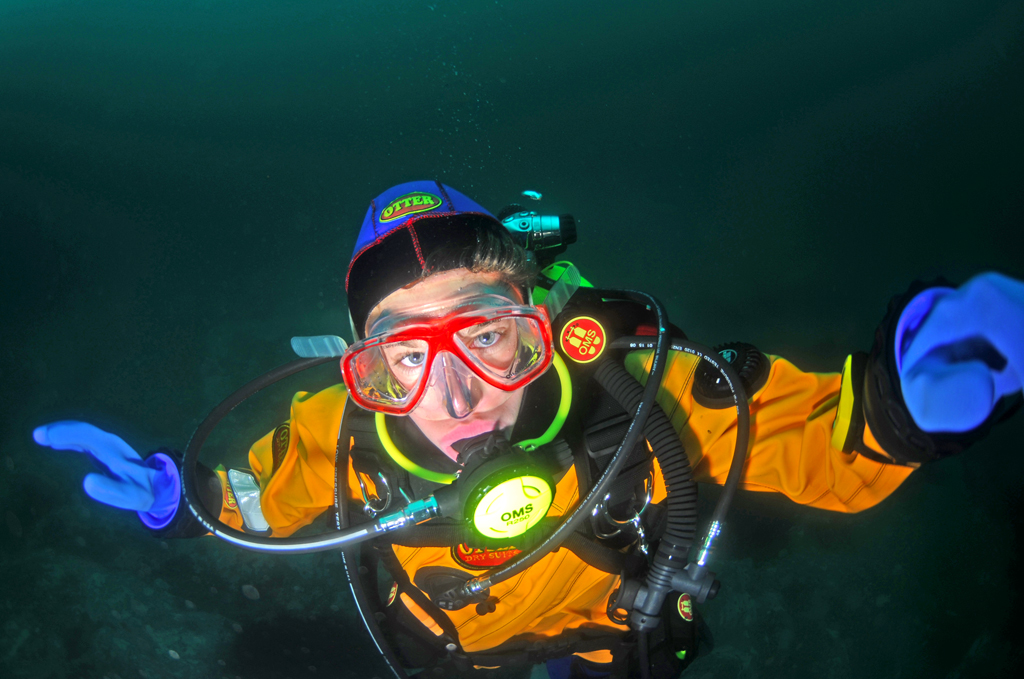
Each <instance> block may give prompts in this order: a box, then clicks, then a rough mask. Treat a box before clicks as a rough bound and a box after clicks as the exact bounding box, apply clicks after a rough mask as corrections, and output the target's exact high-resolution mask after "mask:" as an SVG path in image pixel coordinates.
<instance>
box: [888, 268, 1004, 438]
mask: <svg viewBox="0 0 1024 679" xmlns="http://www.w3.org/2000/svg"><path fill="white" fill-rule="evenodd" d="M895 342H896V369H897V371H898V373H899V376H900V386H901V387H902V389H903V401H904V403H905V404H906V406H907V410H909V411H910V414H911V416H912V417H913V418H914V422H916V423H917V426H918V427H920V428H921V429H922V430H924V431H926V432H957V433H959V432H966V431H970V430H971V429H974V428H975V427H977V426H978V425H980V424H982V423H983V422H984V421H985V420H986V419H987V418H988V416H989V415H990V414H991V412H992V409H993V408H994V407H995V405H996V404H997V403H998V402H999V399H1001V398H1002V397H1003V396H1007V395H1009V394H1013V393H1014V392H1017V391H1020V390H1021V385H1022V379H1024V283H1021V282H1020V281H1016V280H1014V279H1012V278H1008V277H1006V276H1003V275H1001V274H997V273H984V274H980V275H978V276H975V277H974V278H972V279H971V280H969V281H967V282H966V283H964V284H963V285H962V286H960V288H959V289H955V290H954V289H953V288H929V289H928V290H925V291H924V292H922V293H920V294H918V295H917V296H916V297H914V299H912V300H911V301H910V304H908V305H907V307H906V308H905V309H904V310H903V313H902V314H901V315H900V319H899V323H898V325H897V327H896V337H895Z"/></svg>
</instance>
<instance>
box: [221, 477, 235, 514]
mask: <svg viewBox="0 0 1024 679" xmlns="http://www.w3.org/2000/svg"><path fill="white" fill-rule="evenodd" d="M221 482H222V483H223V480H222V481H221ZM224 504H226V505H227V506H228V507H231V509H236V508H237V507H238V503H237V502H235V492H234V491H233V490H231V484H230V483H224Z"/></svg>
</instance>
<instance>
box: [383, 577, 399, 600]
mask: <svg viewBox="0 0 1024 679" xmlns="http://www.w3.org/2000/svg"><path fill="white" fill-rule="evenodd" d="M397 595H398V583H397V582H395V583H392V584H391V594H388V602H387V604H385V605H386V606H390V605H391V604H393V603H395V597H396V596H397Z"/></svg>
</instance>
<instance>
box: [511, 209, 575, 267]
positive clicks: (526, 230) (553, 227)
mask: <svg viewBox="0 0 1024 679" xmlns="http://www.w3.org/2000/svg"><path fill="white" fill-rule="evenodd" d="M498 220H499V221H500V222H501V224H502V226H504V227H505V229H506V230H507V231H508V233H509V235H511V236H512V239H513V240H514V241H515V242H516V244H518V245H519V246H521V247H522V248H524V249H525V250H527V251H528V252H533V253H536V254H537V256H538V258H544V259H547V258H550V257H554V256H555V255H559V254H561V253H563V252H565V250H566V248H567V247H568V246H569V245H571V244H573V243H575V242H576V219H575V218H574V217H573V216H572V215H542V214H539V213H538V212H535V211H533V210H526V209H524V208H523V207H522V206H521V205H508V206H506V207H505V208H503V209H502V210H501V211H500V212H499V213H498Z"/></svg>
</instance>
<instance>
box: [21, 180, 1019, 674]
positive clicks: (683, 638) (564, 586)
mask: <svg viewBox="0 0 1024 679" xmlns="http://www.w3.org/2000/svg"><path fill="white" fill-rule="evenodd" d="M575 239H576V225H575V221H574V220H573V219H572V217H571V216H569V215H561V216H557V217H555V216H549V215H540V214H538V213H536V212H532V211H528V210H525V209H523V208H522V207H520V206H510V207H509V208H506V209H505V210H503V211H501V212H499V213H498V215H497V216H494V215H492V214H491V213H490V212H488V211H487V210H485V209H484V208H482V207H481V206H480V205H478V204H477V203H475V202H474V201H473V200H471V199H470V198H468V197H466V196H464V195H463V194H461V193H459V192H458V191H455V190H454V189H452V188H450V187H448V186H445V185H442V184H441V183H439V182H436V181H416V182H410V183H406V184H401V185H398V186H395V187H392V188H390V189H388V190H387V191H385V192H384V193H382V194H381V195H380V196H378V197H377V198H376V199H374V200H373V201H372V202H371V204H370V207H369V209H368V210H367V212H366V217H365V219H364V221H363V224H362V228H361V230H360V232H359V236H358V239H357V241H356V246H355V250H354V252H353V255H352V258H351V260H350V263H349V266H348V272H347V275H346V278H345V287H346V292H347V296H348V307H349V312H350V317H351V322H352V334H353V340H354V341H353V343H352V344H351V346H348V345H346V343H345V341H344V340H342V339H341V338H340V337H336V336H321V337H306V338H294V339H293V340H292V346H293V348H294V349H295V351H296V353H298V354H299V355H300V357H301V358H300V359H299V360H297V361H293V362H292V363H289V364H286V365H285V366H282V367H281V368H279V369H276V370H275V371H272V372H271V373H268V374H267V375H265V376H264V377H262V378H258V379H256V380H254V381H253V382H251V383H249V384H248V385H245V386H244V387H243V388H242V389H240V390H239V391H238V392H236V394H234V395H232V396H231V397H230V398H228V399H227V400H226V401H225V402H224V403H222V404H221V405H220V406H219V407H218V408H217V409H216V410H215V411H214V412H213V413H211V415H210V416H209V417H208V418H207V419H206V420H205V421H204V422H203V423H202V424H201V425H200V427H199V428H198V429H197V431H196V433H195V435H194V436H193V438H192V440H191V441H190V442H189V445H188V446H187V448H186V450H185V452H184V453H179V452H177V451H175V450H171V449H168V448H163V449H160V450H158V451H154V452H152V453H150V454H149V455H147V456H145V457H143V456H140V455H139V454H138V453H137V452H136V451H135V450H133V449H132V447H131V446H130V445H128V443H126V442H125V441H123V440H122V439H121V438H119V437H118V436H116V435H114V434H111V433H107V432H104V431H102V430H99V429H97V428H96V427H94V426H92V425H90V424H88V423H84V422H74V421H62V422H54V423H51V424H47V425H43V426H40V427H38V428H37V429H36V430H35V431H34V432H33V437H34V439H35V441H36V442H37V443H39V444H40V445H43V446H49V447H51V448H54V449H59V450H75V451H80V452H85V453H88V454H89V455H91V456H92V457H93V458H95V460H96V461H97V462H98V463H99V466H100V467H101V470H100V471H98V472H96V473H93V474H89V475H88V476H86V478H85V480H84V489H85V492H86V493H87V494H88V495H89V496H90V497H92V498H94V499H96V500H99V501H101V502H104V503H107V504H109V505H113V506H115V507H121V508H124V509H130V510H134V511H136V512H137V513H138V516H139V518H140V519H141V520H142V523H143V524H144V525H145V526H146V527H147V528H148V529H149V530H150V531H151V532H152V533H153V534H154V535H156V536H159V537H164V538H173V537H193V536H200V535H207V534H213V535H215V536H217V537H219V538H221V539H224V540H226V541H228V542H230V543H231V544H234V545H237V546H241V547H244V548H248V549H254V550H259V551H264V552H273V553H280V554H287V553H300V552H309V551H315V550H327V549H333V550H341V551H342V554H343V557H344V561H345V567H346V571H347V573H348V576H349V584H350V586H351V589H352V592H353V596H354V599H355V601H356V603H357V605H358V608H359V610H360V613H361V615H362V617H363V619H364V621H365V623H366V626H367V629H368V630H369V632H370V634H371V636H372V638H373V640H374V642H375V643H376V644H377V647H378V649H379V650H380V652H381V653H382V655H383V657H384V658H385V660H386V661H387V663H388V664H389V666H390V667H391V669H392V670H393V671H394V673H395V676H397V677H405V676H411V675H413V674H415V673H419V672H426V674H423V676H434V675H441V674H442V673H443V672H445V671H449V670H455V671H464V670H468V669H471V668H473V667H497V666H505V665H515V664H520V665H534V664H542V663H546V664H547V669H548V673H549V674H550V676H551V677H553V678H558V679H561V678H563V677H600V676H612V677H658V678H668V677H675V676H678V675H679V673H680V671H681V670H682V669H683V668H684V667H685V666H686V665H687V664H688V663H690V662H692V660H693V659H694V657H695V656H696V654H697V652H698V646H699V645H700V644H701V643H702V642H704V643H705V645H706V643H707V642H708V641H709V639H710V636H709V634H708V632H707V630H706V627H705V625H704V624H703V623H702V621H701V619H700V616H699V612H698V611H697V610H696V604H699V603H701V602H704V601H706V600H708V599H710V598H712V597H714V596H715V595H716V594H717V593H718V590H719V582H718V581H717V580H716V579H715V576H714V573H713V572H712V571H710V570H709V563H710V561H709V559H710V555H711V554H712V549H713V546H714V541H715V539H716V537H717V536H718V535H719V534H720V533H721V531H722V530H723V528H724V526H725V522H724V519H725V513H726V511H727V509H728V506H729V503H730V502H731V499H732V497H733V494H734V492H735V490H736V489H738V488H744V489H747V490H755V491H770V492H777V493H781V494H783V495H785V496H787V497H789V498H790V499H791V500H793V501H794V502H797V503H800V504H803V505H808V506H812V507H818V508H821V509H827V510H832V511H839V512H858V511H862V510H864V509H867V508H869V507H872V506H874V505H876V504H877V503H879V502H880V501H882V500H883V499H885V498H886V497H888V496H889V495H890V494H892V493H893V492H894V491H895V490H896V489H897V488H898V487H899V485H900V484H901V483H902V482H903V481H904V480H905V479H906V478H907V477H908V476H909V475H910V474H911V473H912V472H913V471H914V469H916V468H918V467H919V466H920V465H921V464H925V463H928V462H932V461H935V460H939V459H942V458H944V457H947V456H949V455H953V454H956V453H958V452H960V451H962V450H963V449H965V448H966V447H967V446H969V445H970V444H971V443H973V442H974V441H977V440H978V439H980V438H982V437H983V436H985V435H986V433H987V432H988V431H989V429H990V428H991V427H992V426H993V425H994V424H995V423H996V422H998V421H1000V420H1002V419H1004V418H1006V417H1007V416H1009V415H1010V414H1011V413H1012V412H1013V411H1014V410H1015V409H1016V408H1018V407H1019V406H1020V403H1021V400H1022V398H1021V386H1022V378H1024V283H1021V282H1019V281H1016V280H1013V279H1010V278H1007V277H1005V276H1002V275H1000V274H996V273H986V274H982V275H979V276H976V277H975V278H972V279H971V280H969V281H968V282H967V283H965V284H963V285H961V286H960V287H954V286H952V285H950V284H949V283H947V282H945V281H938V282H935V283H930V284H924V283H915V284H914V285H913V286H911V288H910V290H908V291H907V292H906V293H905V294H902V295H899V296H897V297H895V298H894V299H893V300H892V301H891V302H890V304H889V309H888V312H887V314H886V315H885V317H884V318H883V319H882V321H881V324H880V325H879V326H878V329H877V332H876V334H875V341H874V345H873V347H872V348H871V350H870V351H869V352H855V353H853V354H851V355H850V356H848V357H847V358H846V361H845V364H844V366H843V369H842V371H841V372H839V373H828V374H822V373H808V372H804V371H801V370H799V369H798V368H797V367H796V366H794V365H793V364H792V363H790V362H789V361H787V360H785V359H784V358H781V357H778V356H770V355H766V354H764V353H762V352H761V351H759V350H758V349H757V348H756V347H754V346H753V345H750V344H746V343H739V342H736V343H730V344H727V345H723V346H720V347H716V348H715V349H714V350H709V349H706V348H704V347H702V346H700V345H698V344H695V343H693V342H692V341H690V340H689V339H688V338H687V337H686V335H685V334H684V333H683V332H682V331H681V330H680V329H679V328H677V327H676V326H674V325H673V324H671V323H670V321H669V320H668V318H667V316H666V313H665V310H664V308H663V307H662V305H661V304H660V302H658V300H657V299H655V298H654V297H651V296H650V295H647V294H645V293H642V292H636V291H630V290H605V289H600V288H596V287H593V286H592V285H591V284H590V283H589V282H588V281H587V280H586V279H585V278H583V276H581V275H580V273H579V271H577V270H576V268H575V267H574V266H572V265H571V264H569V263H567V262H564V261H556V260H557V257H558V255H560V254H561V253H562V252H564V250H565V248H566V246H567V245H568V244H570V243H572V242H573V241H575ZM339 359H340V364H341V372H342V377H343V383H341V384H337V385H335V386H331V387H329V388H327V389H324V390H323V391H320V392H318V393H307V392H299V393H297V394H295V396H294V398H293V399H292V402H291V411H290V417H289V419H288V420H287V421H285V422H284V423H282V424H281V425H280V426H278V427H277V428H276V429H274V430H273V431H271V432H269V433H268V434H267V435H266V436H264V437H263V438H261V439H260V440H258V441H257V442H256V443H254V444H253V445H252V446H251V449H250V450H249V455H248V468H247V469H225V468H223V467H222V466H219V467H218V468H216V469H210V468H208V467H206V466H204V465H203V464H201V463H200V462H199V461H198V456H199V452H200V449H201V447H202V444H203V442H204V441H205V439H206V437H207V436H208V435H209V433H210V431H211V430H212V429H213V427H214V426H215V425H216V424H217V422H218V421H220V419H221V418H222V417H223V416H224V415H226V414H227V413H228V412H230V410H231V409H232V408H234V407H235V406H236V405H237V404H238V403H240V402H241V401H243V400H244V399H245V398H248V397H249V396H251V395H252V394H253V393H255V392H256V391H258V390H259V389H261V388H263V387H264V386H267V385H268V384H271V383H273V382H275V381H277V380H279V379H281V378H282V377H284V376H287V375H292V374H295V373H296V372H299V371H301V370H304V369H306V368H308V367H311V366H313V365H320V364H323V363H325V362H328V361H338V360H339ZM752 420H756V427H753V428H752V427H751V424H750V423H751V421H752ZM698 481H701V482H712V483H718V484H723V485H724V486H725V490H724V492H723V493H722V494H721V495H720V497H719V500H718V502H717V505H716V507H715V510H714V513H713V514H712V516H711V518H710V521H709V523H708V528H707V530H706V532H705V533H703V535H701V536H698V535H697V530H698V519H697V503H696V497H697V486H696V482H698ZM314 521H318V523H320V522H326V524H327V525H328V526H329V528H328V529H324V530H322V531H321V532H320V533H312V534H310V533H309V528H308V527H309V526H311V525H312V524H313V522H314ZM304 528H306V529H307V530H306V531H301V533H300V535H296V533H298V532H300V530H301V529H304ZM384 574H386V575H384Z"/></svg>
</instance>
